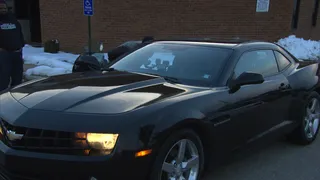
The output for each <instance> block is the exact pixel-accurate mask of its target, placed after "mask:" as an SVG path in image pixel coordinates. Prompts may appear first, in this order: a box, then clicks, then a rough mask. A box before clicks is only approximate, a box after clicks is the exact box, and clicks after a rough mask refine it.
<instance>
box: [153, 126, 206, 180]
mask: <svg viewBox="0 0 320 180" xmlns="http://www.w3.org/2000/svg"><path fill="white" fill-rule="evenodd" d="M183 149H185V150H183ZM179 152H182V153H179ZM183 152H184V153H183ZM179 154H180V155H179ZM203 168H204V151H203V145H202V143H201V140H200V138H199V136H198V135H197V134H196V133H195V132H194V131H192V130H190V129H184V130H179V131H178V132H175V133H173V134H172V135H171V136H169V137H168V138H167V139H166V140H165V142H164V143H163V145H162V146H161V147H160V150H159V152H158V155H157V157H156V160H155V162H154V164H153V168H152V172H151V174H150V178H149V179H150V180H164V179H165V180H167V179H169V177H172V178H174V177H175V178H176V179H179V177H184V178H185V179H186V180H188V179H190V180H191V179H192V180H199V179H200V177H201V175H202V172H203Z"/></svg>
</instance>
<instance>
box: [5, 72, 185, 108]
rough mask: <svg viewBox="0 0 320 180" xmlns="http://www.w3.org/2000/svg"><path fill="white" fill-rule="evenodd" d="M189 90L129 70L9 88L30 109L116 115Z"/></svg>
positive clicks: (37, 81)
mask: <svg viewBox="0 0 320 180" xmlns="http://www.w3.org/2000/svg"><path fill="white" fill-rule="evenodd" d="M185 92H187V91H186V90H185V88H180V87H179V86H176V85H173V84H170V83H167V82H166V81H165V80H164V79H163V78H160V77H156V76H151V75H145V74H138V73H129V72H119V71H113V72H107V73H105V74H103V73H100V72H86V73H74V74H68V75H61V76H54V77H49V78H45V79H40V80H36V81H34V82H27V83H25V84H22V85H20V86H17V87H15V88H14V89H12V90H11V91H10V93H11V95H12V97H13V98H14V99H15V100H16V101H18V102H19V103H20V104H22V105H23V106H25V107H27V108H28V109H36V110H46V111H64V112H70V113H72V112H77V113H80V112H81V113H101V114H115V113H124V112H128V111H132V110H135V109H137V108H141V107H143V106H147V105H150V104H153V103H155V102H159V101H161V100H163V99H166V98H170V97H172V96H176V95H179V94H183V93H185Z"/></svg>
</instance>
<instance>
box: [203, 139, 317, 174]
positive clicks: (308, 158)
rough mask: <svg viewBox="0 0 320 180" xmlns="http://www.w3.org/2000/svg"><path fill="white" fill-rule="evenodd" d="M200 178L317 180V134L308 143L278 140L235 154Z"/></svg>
mask: <svg viewBox="0 0 320 180" xmlns="http://www.w3.org/2000/svg"><path fill="white" fill-rule="evenodd" d="M203 180H320V135H319V136H318V138H317V140H316V141H315V142H314V143H313V144H311V145H308V146H298V145H294V144H291V143H289V142H287V141H284V140H283V141H282V140H281V141H275V142H273V143H268V144H267V145H264V146H263V148H260V147H259V148H254V149H248V150H246V151H244V152H241V153H236V154H235V155H234V157H233V156H232V157H231V160H230V161H228V162H226V163H224V164H223V165H221V166H218V167H217V168H215V169H214V171H212V172H209V173H207V175H206V176H205V177H204V179H203Z"/></svg>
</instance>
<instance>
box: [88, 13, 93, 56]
mask: <svg viewBox="0 0 320 180" xmlns="http://www.w3.org/2000/svg"><path fill="white" fill-rule="evenodd" d="M88 35H89V36H88V48H89V55H91V53H92V52H91V16H88Z"/></svg>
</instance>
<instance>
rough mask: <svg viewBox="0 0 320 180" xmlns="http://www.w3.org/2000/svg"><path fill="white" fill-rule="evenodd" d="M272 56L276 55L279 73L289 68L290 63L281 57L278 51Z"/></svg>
mask: <svg viewBox="0 0 320 180" xmlns="http://www.w3.org/2000/svg"><path fill="white" fill-rule="evenodd" d="M274 54H275V55H276V58H277V60H278V65H279V69H280V71H282V70H283V69H285V68H286V67H287V66H289V64H290V61H289V60H288V59H287V58H286V57H284V55H282V54H281V53H279V52H278V51H275V52H274Z"/></svg>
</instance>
